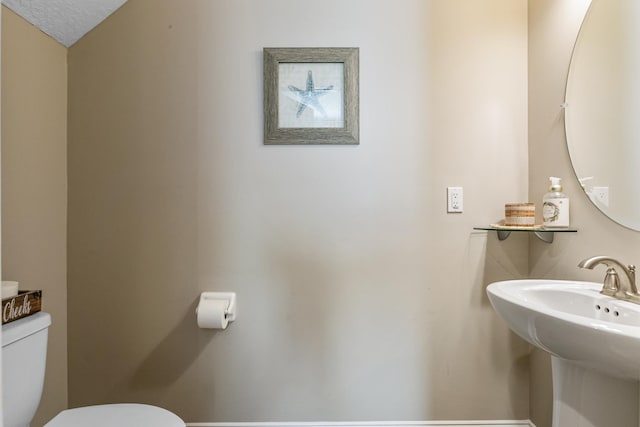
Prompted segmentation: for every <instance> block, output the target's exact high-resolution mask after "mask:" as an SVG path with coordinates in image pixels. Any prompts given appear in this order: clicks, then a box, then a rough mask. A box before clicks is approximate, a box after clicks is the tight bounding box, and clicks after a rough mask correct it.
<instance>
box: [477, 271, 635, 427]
mask: <svg viewBox="0 0 640 427" xmlns="http://www.w3.org/2000/svg"><path fill="white" fill-rule="evenodd" d="M600 289H602V285H601V284H598V283H592V282H574V281H564V280H510V281H504V282H496V283H492V284H490V285H489V286H488V287H487V294H488V295H489V300H490V301H491V304H492V305H493V308H494V309H495V311H496V312H497V313H498V314H499V315H500V317H502V319H504V321H505V322H506V323H507V324H508V325H509V327H510V328H511V329H512V330H513V331H514V332H515V333H517V334H518V335H520V336H521V337H522V338H524V339H525V340H526V341H528V342H530V343H531V344H533V345H535V346H536V347H538V348H540V349H542V350H544V351H546V352H548V353H550V354H551V359H552V370H553V427H638V426H639V418H638V402H639V400H638V397H639V396H638V384H639V381H640V305H637V304H633V303H630V302H625V301H619V300H617V299H615V298H612V297H608V296H605V295H602V294H600Z"/></svg>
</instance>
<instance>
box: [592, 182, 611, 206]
mask: <svg viewBox="0 0 640 427" xmlns="http://www.w3.org/2000/svg"><path fill="white" fill-rule="evenodd" d="M591 194H593V197H595V199H596V200H597V201H598V202H599V203H600V204H602V205H603V206H607V207H608V206H609V187H593V188H592V189H591Z"/></svg>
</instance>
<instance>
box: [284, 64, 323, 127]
mask: <svg viewBox="0 0 640 427" xmlns="http://www.w3.org/2000/svg"><path fill="white" fill-rule="evenodd" d="M332 90H333V85H331V86H327V87H325V88H316V87H314V84H313V72H312V71H311V70H309V71H308V72H307V86H306V89H305V90H302V89H299V88H297V87H295V86H292V85H289V92H290V94H291V95H292V97H293V99H295V100H296V101H297V102H298V109H297V111H296V117H297V118H300V116H301V115H302V113H303V112H304V111H305V109H306V108H307V107H310V108H311V109H313V111H314V112H316V113H317V114H319V115H320V116H322V117H326V116H327V113H326V112H325V110H324V108H322V104H320V101H319V98H320V97H321V96H322V95H325V94H326V93H328V92H331V91H332Z"/></svg>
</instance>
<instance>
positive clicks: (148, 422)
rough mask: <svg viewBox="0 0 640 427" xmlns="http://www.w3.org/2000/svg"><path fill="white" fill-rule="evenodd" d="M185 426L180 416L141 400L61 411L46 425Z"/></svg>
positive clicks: (85, 426) (76, 426)
mask: <svg viewBox="0 0 640 427" xmlns="http://www.w3.org/2000/svg"><path fill="white" fill-rule="evenodd" d="M87 426H90V427H185V424H184V421H182V420H181V419H180V418H179V417H178V416H177V415H175V414H174V413H172V412H169V411H167V410H166V409H162V408H158V407H157V406H151V405H142V404H138V403H119V404H113V405H95V406H85V407H83V408H74V409H67V410H66V411H62V412H60V413H59V414H58V415H56V416H55V417H54V418H53V419H52V420H51V421H49V422H48V423H47V424H45V426H44V427H87Z"/></svg>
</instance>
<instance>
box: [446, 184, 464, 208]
mask: <svg viewBox="0 0 640 427" xmlns="http://www.w3.org/2000/svg"><path fill="white" fill-rule="evenodd" d="M447 212H449V213H459V212H462V187H447Z"/></svg>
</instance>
